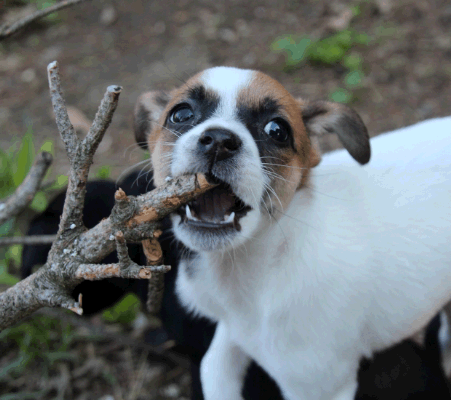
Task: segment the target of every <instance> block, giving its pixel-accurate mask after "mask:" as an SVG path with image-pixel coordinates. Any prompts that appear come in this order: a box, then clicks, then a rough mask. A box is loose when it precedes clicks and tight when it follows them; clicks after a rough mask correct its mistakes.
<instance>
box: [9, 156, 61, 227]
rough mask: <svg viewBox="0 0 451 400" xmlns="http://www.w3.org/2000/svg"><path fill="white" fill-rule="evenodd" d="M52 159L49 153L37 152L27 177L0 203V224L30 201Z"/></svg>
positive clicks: (13, 215) (17, 212)
mask: <svg viewBox="0 0 451 400" xmlns="http://www.w3.org/2000/svg"><path fill="white" fill-rule="evenodd" d="M52 161H53V158H52V155H51V154H50V153H47V152H42V153H41V154H39V156H38V157H37V159H36V161H35V163H34V165H33V166H32V167H31V169H30V172H29V173H28V175H27V177H26V178H25V179H24V181H23V182H22V183H21V184H20V186H19V187H18V188H17V189H16V191H15V193H14V194H13V195H12V196H10V197H9V198H8V199H6V201H5V202H4V203H0V225H2V224H3V223H4V222H5V221H7V220H8V219H10V218H13V217H15V216H16V215H18V214H19V213H20V212H21V211H23V210H24V209H25V207H27V206H28V204H30V203H31V201H32V200H33V198H34V196H35V194H36V192H37V191H38V190H39V186H41V182H42V179H44V175H45V173H46V172H47V170H48V168H49V166H50V164H51V163H52Z"/></svg>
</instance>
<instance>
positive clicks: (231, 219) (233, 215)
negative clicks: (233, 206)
mask: <svg viewBox="0 0 451 400" xmlns="http://www.w3.org/2000/svg"><path fill="white" fill-rule="evenodd" d="M234 219H235V212H232V214H230V215H229V216H228V217H227V218H226V219H225V220H224V224H231V223H233V220H234Z"/></svg>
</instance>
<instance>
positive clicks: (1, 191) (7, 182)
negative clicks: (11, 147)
mask: <svg viewBox="0 0 451 400" xmlns="http://www.w3.org/2000/svg"><path fill="white" fill-rule="evenodd" d="M14 189H15V185H14V179H13V176H12V171H11V161H10V158H9V157H8V154H6V153H5V152H4V151H3V150H1V149H0V199H3V198H5V197H7V196H9V195H10V194H12V193H13V192H14Z"/></svg>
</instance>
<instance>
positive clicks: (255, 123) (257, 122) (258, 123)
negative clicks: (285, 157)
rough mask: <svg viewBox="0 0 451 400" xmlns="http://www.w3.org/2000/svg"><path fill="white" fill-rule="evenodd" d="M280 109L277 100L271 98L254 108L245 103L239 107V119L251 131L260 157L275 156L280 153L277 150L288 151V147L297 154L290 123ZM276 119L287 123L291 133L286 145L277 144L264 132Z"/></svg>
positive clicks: (265, 99) (263, 100)
mask: <svg viewBox="0 0 451 400" xmlns="http://www.w3.org/2000/svg"><path fill="white" fill-rule="evenodd" d="M280 108H281V107H280V105H279V103H278V102H277V100H274V99H272V98H270V97H266V98H264V99H262V100H261V101H260V103H259V104H258V105H257V106H253V107H250V106H249V105H247V104H244V103H241V104H238V105H237V109H238V113H237V114H238V119H239V120H240V121H241V122H242V123H243V124H245V125H246V127H247V129H249V132H250V133H251V135H252V137H253V138H254V140H255V143H256V144H257V147H258V151H259V153H260V157H265V156H270V155H274V152H276V153H278V151H277V150H279V149H286V148H287V147H291V148H292V149H293V150H294V151H295V152H296V149H295V147H294V141H293V135H292V131H291V127H290V125H289V124H288V122H286V120H285V118H283V117H282V116H281V113H280ZM274 118H278V119H281V120H283V121H285V122H286V127H287V129H288V131H289V139H288V141H287V142H285V143H280V142H275V141H274V140H272V139H271V138H270V137H268V135H267V134H266V132H265V130H264V128H265V126H266V124H267V123H268V122H270V121H271V120H273V119H274Z"/></svg>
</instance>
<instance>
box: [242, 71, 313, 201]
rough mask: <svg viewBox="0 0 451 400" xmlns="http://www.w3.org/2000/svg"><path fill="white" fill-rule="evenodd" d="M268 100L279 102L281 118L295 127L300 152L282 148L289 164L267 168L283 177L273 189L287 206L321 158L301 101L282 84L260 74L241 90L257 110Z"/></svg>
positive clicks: (296, 143) (275, 182) (247, 102)
mask: <svg viewBox="0 0 451 400" xmlns="http://www.w3.org/2000/svg"><path fill="white" fill-rule="evenodd" d="M265 98H269V99H272V100H275V101H276V102H277V104H278V105H279V106H280V113H281V116H282V117H283V118H284V119H285V120H286V121H287V122H288V123H289V124H290V126H291V129H292V133H293V140H294V147H295V149H296V152H294V151H293V149H292V148H286V149H283V150H282V149H281V151H282V152H283V153H282V154H281V157H280V158H281V159H283V160H285V161H284V162H275V163H273V164H281V165H272V166H267V168H270V169H271V171H272V172H273V173H274V174H277V175H278V176H280V177H281V178H282V179H277V177H276V178H274V179H273V184H272V186H273V189H274V190H275V191H276V193H277V195H278V196H279V198H280V199H281V202H282V205H283V206H284V207H285V206H287V205H288V203H289V201H290V200H291V196H292V193H294V192H295V191H296V190H297V189H300V188H301V187H302V186H303V184H304V183H305V182H306V179H307V176H308V170H309V168H311V167H313V166H315V165H316V164H317V163H318V159H319V156H318V154H317V152H316V151H315V149H314V148H313V147H312V145H311V143H310V139H309V137H308V135H307V131H306V129H305V126H304V122H303V120H302V114H301V109H300V106H299V103H298V102H297V100H296V99H294V97H293V96H292V95H291V94H290V93H289V92H288V91H287V90H286V89H285V88H284V87H283V86H282V85H281V84H280V83H279V82H277V81H276V80H274V79H272V78H271V77H269V76H267V75H265V74H263V73H262V72H258V71H256V72H254V78H253V79H252V81H251V84H250V85H249V86H248V87H246V88H244V89H242V90H241V91H240V93H239V95H238V101H239V102H240V101H241V102H244V103H245V104H249V105H250V106H255V107H257V106H258V105H259V103H260V102H261V101H262V100H263V99H265ZM270 163H271V162H270ZM285 165H286V166H285ZM289 193H291V195H288V194H289ZM287 195H288V196H287ZM273 201H274V200H273ZM285 203H286V204H285Z"/></svg>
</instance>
